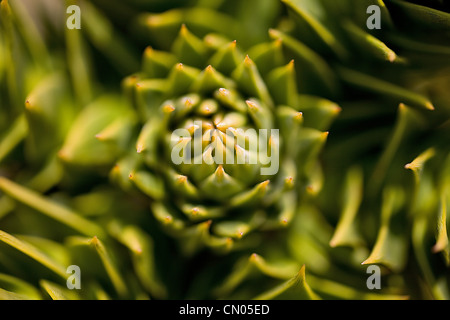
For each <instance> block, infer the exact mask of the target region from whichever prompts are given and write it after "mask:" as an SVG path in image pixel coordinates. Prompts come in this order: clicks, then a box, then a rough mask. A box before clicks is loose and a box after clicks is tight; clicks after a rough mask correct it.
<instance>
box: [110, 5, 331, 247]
mask: <svg viewBox="0 0 450 320" xmlns="http://www.w3.org/2000/svg"><path fill="white" fill-rule="evenodd" d="M166 14H167V13H163V14H161V16H158V15H152V16H150V17H147V18H148V19H149V20H150V23H153V21H155V20H157V19H160V18H161V19H162V17H164V15H166ZM210 18H211V17H210ZM183 22H184V21H183V20H180V21H179V25H180V26H181V27H180V29H179V32H178V35H176V38H175V39H174V41H173V44H172V50H171V51H169V52H167V51H160V50H156V49H153V48H151V47H148V48H147V49H146V51H145V53H144V57H143V67H142V71H141V72H140V73H138V74H134V75H132V76H130V77H128V78H127V79H126V80H125V81H124V87H125V91H126V92H127V94H128V96H129V97H130V99H131V100H132V101H133V103H134V105H135V107H136V110H138V113H139V115H140V116H139V117H140V119H142V122H144V124H143V127H142V130H141V131H140V133H139V135H138V137H137V141H136V144H135V150H134V154H132V155H130V156H128V157H126V158H124V159H123V160H121V161H119V162H118V163H117V165H116V166H115V168H114V169H113V171H112V175H113V177H114V178H115V179H116V180H117V181H118V182H119V183H120V184H121V185H123V186H125V187H128V188H130V187H131V186H134V187H137V188H138V189H140V190H141V191H142V192H144V193H146V194H147V195H149V196H150V197H151V198H152V199H153V201H152V204H151V208H152V212H153V214H154V215H155V217H156V219H157V220H159V221H160V222H161V224H162V225H163V226H164V228H165V229H167V231H168V232H169V233H170V234H172V235H174V236H176V237H178V238H180V239H181V240H182V241H181V243H182V244H183V247H184V248H185V250H187V251H188V252H194V251H196V250H197V249H199V248H201V247H202V246H207V247H211V248H214V249H217V250H218V251H222V252H227V251H229V250H232V249H234V248H242V247H248V246H255V244H257V243H258V242H259V241H261V237H262V236H263V233H261V231H262V230H271V229H276V228H280V227H284V226H287V225H289V223H290V222H291V220H292V218H293V216H294V215H295V209H296V207H297V205H298V203H299V201H301V195H302V193H303V191H304V190H306V189H307V190H309V192H310V193H314V192H317V191H318V189H319V188H320V183H321V182H320V177H319V176H320V167H319V165H318V162H317V154H318V152H319V151H320V149H321V147H322V146H323V144H324V143H325V140H326V137H327V135H328V133H327V132H325V131H323V130H324V129H325V128H326V127H327V126H328V124H329V122H330V121H331V120H332V119H333V118H334V117H335V116H336V115H337V114H338V111H339V107H338V106H337V105H335V104H333V103H332V102H330V101H327V100H325V99H320V98H315V97H310V96H300V95H299V94H298V90H297V83H296V79H297V78H296V73H295V68H294V61H290V62H288V63H285V61H286V58H285V56H284V54H283V51H282V46H281V42H280V41H278V40H277V41H273V42H268V43H263V44H260V45H257V46H255V47H252V48H250V49H249V50H248V54H244V53H243V52H242V51H241V50H240V48H239V43H238V42H237V41H235V40H230V39H226V38H225V35H224V34H221V35H220V37H219V36H217V35H215V34H207V35H205V36H204V37H203V38H199V37H197V36H196V35H195V34H194V33H192V32H191V31H189V29H188V26H187V25H186V24H184V23H183ZM260 66H261V67H260ZM316 105H320V106H319V107H317V108H315V107H316ZM310 109H311V110H310ZM321 112H322V113H323V116H322V117H320V118H319V115H318V114H319V113H321ZM303 113H305V118H306V117H309V121H308V120H305V121H304V119H303V117H304V115H303ZM309 113H310V116H309ZM180 132H181V133H180ZM255 146H257V148H255ZM174 156H175V158H174Z"/></svg>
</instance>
